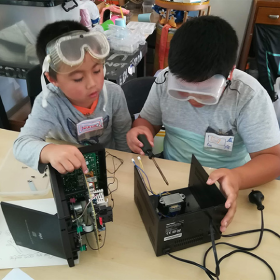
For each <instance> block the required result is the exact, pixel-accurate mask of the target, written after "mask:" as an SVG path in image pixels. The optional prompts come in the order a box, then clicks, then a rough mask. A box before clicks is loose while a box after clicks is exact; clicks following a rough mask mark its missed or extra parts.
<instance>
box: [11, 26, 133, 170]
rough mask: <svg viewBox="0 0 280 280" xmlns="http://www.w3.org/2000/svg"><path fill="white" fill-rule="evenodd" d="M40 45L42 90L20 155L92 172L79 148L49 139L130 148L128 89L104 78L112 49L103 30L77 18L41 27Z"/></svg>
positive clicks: (35, 162) (31, 161)
mask: <svg viewBox="0 0 280 280" xmlns="http://www.w3.org/2000/svg"><path fill="white" fill-rule="evenodd" d="M36 50H37V56H38V58H39V61H40V64H41V65H42V76H41V84H42V92H41V94H39V95H38V96H37V98H36V100H35V103H34V106H33V108H32V112H31V114H30V115H29V118H28V120H27V121H26V124H25V126H24V127H23V128H22V130H21V133H20V135H19V137H18V139H17V140H16V141H15V143H14V154H15V157H16V158H17V159H18V160H19V161H21V162H23V163H25V164H26V165H28V166H30V167H32V168H34V169H38V170H39V171H40V172H43V171H44V169H45V167H46V164H48V163H50V164H51V165H52V166H53V167H54V168H55V169H56V170H57V171H58V172H60V173H66V172H72V171H73V170H74V169H78V168H80V167H82V169H83V171H84V172H85V173H87V172H88V171H87V165H86V162H85V159H84V157H83V155H82V154H81V153H80V151H79V150H78V149H77V148H76V147H74V146H70V145H55V144H48V143H46V142H45V138H46V137H48V138H54V139H58V140H63V141H66V142H70V143H75V144H83V145H90V144H95V143H101V144H103V146H104V147H106V148H112V149H118V150H122V151H129V148H128V146H127V143H126V138H125V135H126V133H127V132H128V130H129V129H130V128H131V117H130V114H129V112H128V108H127V104H126V100H125V96H124V93H123V91H122V90H121V88H120V86H118V85H116V84H114V83H111V82H108V81H104V75H105V72H104V62H105V61H104V60H105V58H106V56H107V55H108V54H109V50H110V49H109V44H108V41H107V39H106V37H105V36H104V34H103V33H101V32H98V31H94V30H93V31H90V32H89V30H88V29H87V28H86V27H84V26H83V25H81V24H80V23H78V22H74V21H60V22H55V23H52V24H49V25H47V26H45V27H44V28H43V29H42V31H41V32H40V34H39V36H38V38H37V45H36ZM44 74H45V76H46V77H47V79H48V80H49V82H50V83H49V84H48V85H46V82H45V78H44Z"/></svg>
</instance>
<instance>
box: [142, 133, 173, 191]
mask: <svg viewBox="0 0 280 280" xmlns="http://www.w3.org/2000/svg"><path fill="white" fill-rule="evenodd" d="M138 140H139V141H140V142H142V144H143V147H142V151H143V152H144V153H145V154H146V155H148V156H149V159H152V160H153V162H154V164H155V166H156V168H157V170H158V171H159V173H160V175H161V177H162V179H163V180H164V182H165V183H166V185H169V183H168V181H167V179H166V177H165V176H164V175H163V173H162V171H161V169H160V167H159V166H158V164H157V162H156V161H155V159H154V156H155V155H154V154H153V152H152V146H151V144H150V143H149V141H148V139H147V137H146V135H144V134H140V135H138Z"/></svg>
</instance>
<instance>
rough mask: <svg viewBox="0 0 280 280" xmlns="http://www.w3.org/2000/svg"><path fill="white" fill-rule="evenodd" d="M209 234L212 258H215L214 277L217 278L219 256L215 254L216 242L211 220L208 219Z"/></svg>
mask: <svg viewBox="0 0 280 280" xmlns="http://www.w3.org/2000/svg"><path fill="white" fill-rule="evenodd" d="M209 226H210V236H211V242H212V247H213V253H214V259H215V263H216V270H215V273H216V277H217V279H218V280H219V276H220V266H219V258H218V254H217V249H216V243H215V230H214V227H213V224H212V220H210V225H209ZM203 266H205V264H204V263H203Z"/></svg>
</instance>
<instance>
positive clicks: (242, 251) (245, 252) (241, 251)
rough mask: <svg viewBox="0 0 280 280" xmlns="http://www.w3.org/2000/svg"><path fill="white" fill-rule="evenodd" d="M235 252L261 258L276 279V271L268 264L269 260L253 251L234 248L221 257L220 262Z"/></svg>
mask: <svg viewBox="0 0 280 280" xmlns="http://www.w3.org/2000/svg"><path fill="white" fill-rule="evenodd" d="M235 253H244V254H247V255H250V256H252V257H254V258H256V259H258V260H260V261H261V262H263V263H264V264H265V265H266V266H267V267H268V268H269V270H270V271H271V273H272V275H273V279H274V280H276V275H275V272H274V270H273V269H272V267H271V266H270V265H269V264H268V262H266V261H265V260H264V259H262V258H261V257H259V256H257V255H255V254H253V253H251V252H248V251H244V250H234V251H232V252H230V253H228V254H226V255H224V256H223V257H221V258H220V260H219V263H221V262H222V261H223V260H224V259H225V258H228V257H230V256H231V255H233V254H235Z"/></svg>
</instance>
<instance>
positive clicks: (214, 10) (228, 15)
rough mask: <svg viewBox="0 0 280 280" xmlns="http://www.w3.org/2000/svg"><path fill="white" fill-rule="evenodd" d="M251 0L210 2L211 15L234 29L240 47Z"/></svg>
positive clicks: (216, 0) (214, 0)
mask: <svg viewBox="0 0 280 280" xmlns="http://www.w3.org/2000/svg"><path fill="white" fill-rule="evenodd" d="M251 4H252V0H210V5H211V14H212V15H215V16H220V17H222V18H224V19H225V20H227V21H228V22H229V23H230V24H231V25H232V26H233V28H234V29H235V31H236V33H237V36H238V40H239V51H238V53H239V52H240V47H241V46H242V42H243V37H244V33H245V30H246V27H247V20H248V17H249V13H250V8H251Z"/></svg>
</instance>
